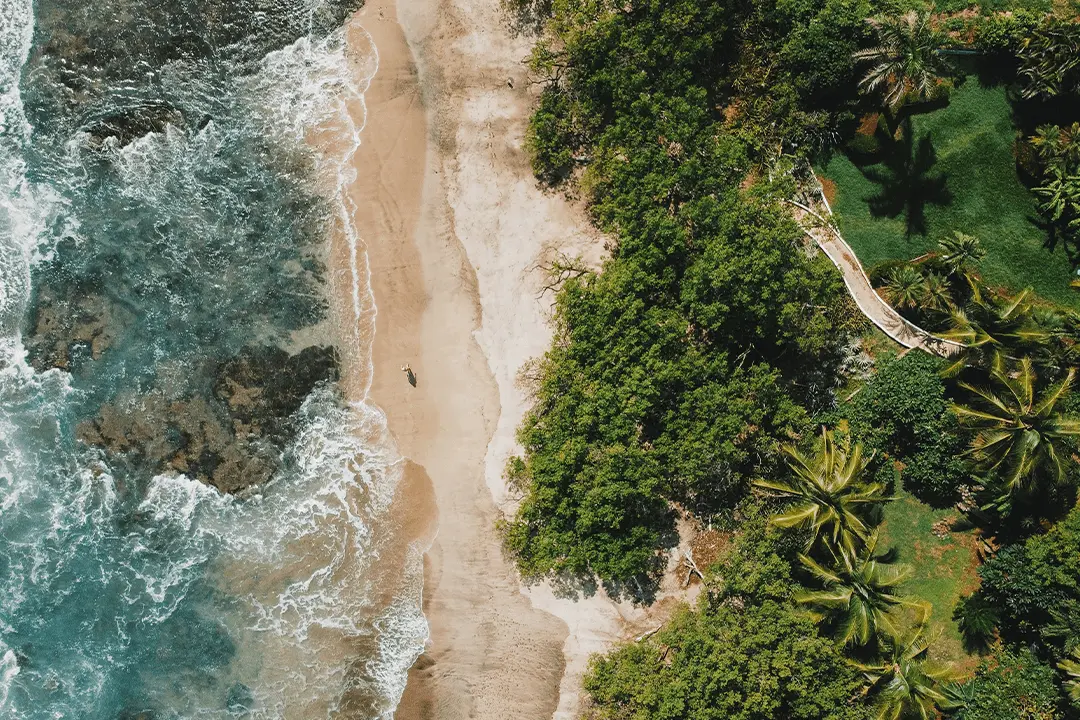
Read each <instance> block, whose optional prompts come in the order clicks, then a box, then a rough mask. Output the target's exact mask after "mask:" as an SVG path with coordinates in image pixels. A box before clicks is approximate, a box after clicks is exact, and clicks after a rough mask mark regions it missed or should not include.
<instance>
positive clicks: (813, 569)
mask: <svg viewBox="0 0 1080 720" xmlns="http://www.w3.org/2000/svg"><path fill="white" fill-rule="evenodd" d="M877 543H878V533H877V531H876V530H875V531H873V532H871V533H870V536H869V537H868V538H867V540H866V547H864V548H863V551H862V552H861V553H859V554H858V555H856V556H852V555H848V554H847V553H846V552H842V553H840V563H839V564H838V566H837V567H836V568H834V569H831V570H830V569H827V568H825V567H823V566H822V565H821V564H819V563H818V562H816V561H815V560H813V559H812V558H810V557H807V556H806V555H800V556H799V561H800V562H801V563H802V565H803V567H805V568H806V569H807V570H808V571H809V572H810V574H811V575H813V576H814V578H815V579H816V580H817V581H818V582H820V583H821V584H822V585H824V589H823V590H815V591H812V592H804V593H800V594H798V595H796V596H795V599H796V601H797V602H799V603H801V604H804V605H809V606H811V607H813V608H814V614H815V617H816V618H817V619H818V620H819V621H821V620H825V619H827V618H828V619H830V624H831V625H832V626H833V628H834V629H835V630H836V632H837V635H838V636H839V638H840V641H841V642H842V643H844V644H845V645H846V644H849V643H850V644H855V645H867V644H869V643H870V642H871V641H872V640H874V639H875V638H876V637H877V636H878V635H879V634H884V635H886V636H889V637H892V636H894V635H896V633H897V629H896V625H895V624H894V622H893V619H892V611H893V610H894V609H896V608H898V607H902V606H907V607H914V608H916V609H918V610H919V611H920V621H922V620H924V619H925V617H926V611H927V609H928V608H927V606H926V605H925V603H920V602H917V601H913V600H905V599H904V598H901V597H899V596H898V595H896V593H895V590H896V588H897V587H899V585H900V584H901V583H903V582H904V581H905V580H907V579H908V578H909V577H910V576H911V568H910V567H909V566H907V565H897V564H894V563H892V562H890V561H889V560H888V559H887V557H886V556H885V555H882V554H879V553H878V552H877Z"/></svg>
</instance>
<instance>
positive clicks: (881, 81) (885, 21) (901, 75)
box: [855, 10, 948, 110]
mask: <svg viewBox="0 0 1080 720" xmlns="http://www.w3.org/2000/svg"><path fill="white" fill-rule="evenodd" d="M871 22H872V23H873V25H874V28H875V29H876V30H877V35H878V45H876V46H875V47H872V48H867V49H866V50H860V51H858V52H856V53H855V59H856V60H858V61H861V62H867V63H870V67H869V69H868V70H867V71H866V74H865V75H864V76H863V78H862V80H860V81H859V89H860V90H862V91H863V92H866V93H870V92H877V91H878V90H884V92H885V104H886V106H887V107H888V108H890V109H892V110H895V109H897V108H899V107H900V106H901V105H903V104H904V102H905V101H906V100H908V99H913V100H916V101H923V100H929V99H931V98H933V97H934V96H935V95H936V93H937V90H938V87H939V82H938V78H939V77H940V76H941V75H944V74H946V73H947V72H948V66H947V65H946V64H945V61H944V60H942V58H941V56H940V55H939V54H938V52H937V45H938V34H937V32H936V31H935V30H934V28H933V26H932V24H931V21H930V13H929V12H921V13H920V12H916V11H914V10H912V11H910V12H908V13H907V14H905V15H901V16H899V17H886V18H880V19H877V20H873V21H871Z"/></svg>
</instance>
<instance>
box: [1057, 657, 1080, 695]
mask: <svg viewBox="0 0 1080 720" xmlns="http://www.w3.org/2000/svg"><path fill="white" fill-rule="evenodd" d="M1058 668H1059V669H1060V670H1061V671H1062V672H1064V673H1065V677H1066V678H1068V679H1067V680H1066V681H1065V683H1064V684H1065V691H1066V692H1067V693H1069V699H1070V700H1072V701H1073V704H1074V705H1077V706H1080V648H1075V649H1073V651H1072V656H1071V657H1069V658H1068V659H1067V660H1062V661H1061V662H1059V663H1058Z"/></svg>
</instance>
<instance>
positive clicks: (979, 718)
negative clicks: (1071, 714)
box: [955, 647, 1060, 720]
mask: <svg viewBox="0 0 1080 720" xmlns="http://www.w3.org/2000/svg"><path fill="white" fill-rule="evenodd" d="M1056 680H1057V678H1056V677H1055V673H1054V669H1053V668H1052V667H1050V666H1048V665H1046V664H1045V663H1043V662H1041V661H1040V660H1039V658H1038V657H1036V656H1035V654H1034V653H1033V652H1031V650H1030V649H1027V648H1024V649H1012V648H1008V647H1003V648H998V649H996V650H995V651H994V653H993V655H991V656H990V657H988V658H986V659H984V660H983V661H982V662H981V663H979V668H978V670H976V671H975V677H974V678H972V679H971V680H970V681H968V682H966V683H964V685H963V687H962V691H961V692H960V693H958V695H960V696H961V697H962V698H963V699H964V706H963V707H962V708H960V709H959V711H958V712H957V713H956V714H955V718H956V720H1056V719H1057V718H1058V717H1059V716H1058V714H1057V705H1058V701H1059V698H1060V695H1059V693H1058V689H1057V683H1056V682H1055V681H1056Z"/></svg>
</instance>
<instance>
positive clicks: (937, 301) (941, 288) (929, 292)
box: [922, 272, 953, 312]
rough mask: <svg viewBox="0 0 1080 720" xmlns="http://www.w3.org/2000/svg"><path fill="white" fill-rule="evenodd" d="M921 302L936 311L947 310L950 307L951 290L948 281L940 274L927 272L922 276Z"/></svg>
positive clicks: (951, 299)
mask: <svg viewBox="0 0 1080 720" xmlns="http://www.w3.org/2000/svg"><path fill="white" fill-rule="evenodd" d="M922 304H923V305H924V306H925V307H927V308H928V309H930V310H937V311H938V312H948V311H949V310H950V309H951V308H952V306H953V297H952V290H951V289H950V288H949V282H948V281H947V280H946V279H945V278H944V277H942V276H941V275H940V274H938V273H936V272H928V273H926V275H925V276H924V277H923V289H922Z"/></svg>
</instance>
